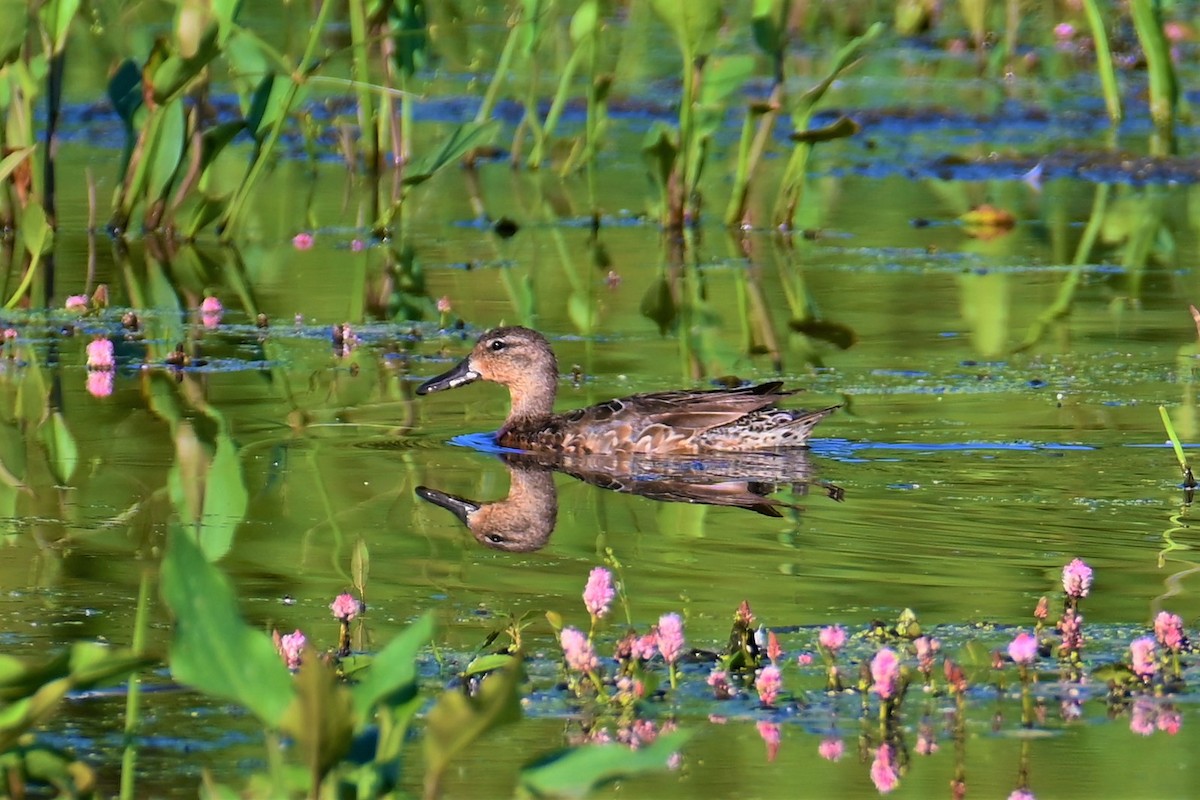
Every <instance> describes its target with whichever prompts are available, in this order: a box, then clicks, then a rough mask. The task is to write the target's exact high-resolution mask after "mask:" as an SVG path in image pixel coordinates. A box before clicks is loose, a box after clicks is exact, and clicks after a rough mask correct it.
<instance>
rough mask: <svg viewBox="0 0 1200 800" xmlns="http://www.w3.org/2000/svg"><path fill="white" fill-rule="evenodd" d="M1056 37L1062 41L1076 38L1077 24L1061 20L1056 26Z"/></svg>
mask: <svg viewBox="0 0 1200 800" xmlns="http://www.w3.org/2000/svg"><path fill="white" fill-rule="evenodd" d="M1054 38H1055V39H1058V40H1060V41H1062V40H1066V39H1074V38H1075V26H1074V25H1072V24H1071V23H1069V22H1060V23H1058V24H1057V25H1055V26H1054Z"/></svg>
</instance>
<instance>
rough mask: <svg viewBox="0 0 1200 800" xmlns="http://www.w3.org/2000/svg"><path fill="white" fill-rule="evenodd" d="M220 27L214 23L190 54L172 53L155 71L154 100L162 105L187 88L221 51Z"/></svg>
mask: <svg viewBox="0 0 1200 800" xmlns="http://www.w3.org/2000/svg"><path fill="white" fill-rule="evenodd" d="M219 33H220V29H219V28H218V26H217V25H216V24H215V23H214V24H211V25H209V26H208V28H207V29H206V30H205V31H204V35H203V36H202V37H201V38H200V41H199V42H198V44H197V46H196V52H195V53H194V54H192V55H190V56H182V55H178V54H171V55H169V56H167V58H166V60H164V61H163V62H162V64H160V65H159V66H158V68H157V69H155V70H154V71H153V75H154V78H153V84H154V102H156V103H158V104H160V105H162V104H165V103H167V102H168V101H170V100H173V99H175V98H176V96H177V95H178V94H179V93H181V92H182V91H183V90H184V89H186V88H187V86H188V84H190V83H191V82H192V81H193V80H195V79H196V78H197V77H198V76H199V75H200V73H201V72H203V71H204V68H205V67H207V66H208V65H209V63H210V62H211V61H212V60H213V59H214V58H216V57H217V56H218V55H219V54H220V52H221V45H220V43H219V42H218V41H217V37H218V34H219Z"/></svg>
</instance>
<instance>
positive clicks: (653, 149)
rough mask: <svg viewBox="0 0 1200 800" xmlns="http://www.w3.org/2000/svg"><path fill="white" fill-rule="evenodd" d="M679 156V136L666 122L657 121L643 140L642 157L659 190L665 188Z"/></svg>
mask: <svg viewBox="0 0 1200 800" xmlns="http://www.w3.org/2000/svg"><path fill="white" fill-rule="evenodd" d="M678 155H679V135H678V134H677V133H676V132H675V130H674V129H672V128H671V126H669V125H667V124H666V123H665V122H662V121H657V122H655V123H654V124H653V125H651V126H650V130H648V131H646V136H645V138H643V139H642V157H643V158H644V159H645V160H646V165H647V167H648V168H649V169H650V174H651V175H652V176H654V182H655V183H656V184H657V185H658V186H659V188H665V187H666V185H667V183H668V181H670V179H671V171H672V170H674V169H675V159H676V157H677V156H678Z"/></svg>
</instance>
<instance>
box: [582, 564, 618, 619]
mask: <svg viewBox="0 0 1200 800" xmlns="http://www.w3.org/2000/svg"><path fill="white" fill-rule="evenodd" d="M616 596H617V592H616V590H615V589H613V583H612V573H611V572H609V571H608V570H606V569H605V568H604V567H596V568H594V569H593V570H592V571H591V572H590V573H589V574H588V580H587V586H586V587H584V590H583V604H584V605H585V606H586V607H587V610H588V613H589V614H591V615H592V616H593V617H596V618H598V619H600V618H603V617H605V616H607V615H608V605H609V603H611V602H612V601H613V598H614V597H616Z"/></svg>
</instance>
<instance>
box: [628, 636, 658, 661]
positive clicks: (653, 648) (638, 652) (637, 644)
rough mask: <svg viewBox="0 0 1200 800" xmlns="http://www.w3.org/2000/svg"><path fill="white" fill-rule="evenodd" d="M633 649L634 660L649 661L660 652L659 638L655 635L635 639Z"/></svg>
mask: <svg viewBox="0 0 1200 800" xmlns="http://www.w3.org/2000/svg"><path fill="white" fill-rule="evenodd" d="M631 649H632V655H633V657H634V658H636V659H638V660H640V661H649V660H650V659H652V658H654V654H655V653H657V652H658V637H656V636H655V635H654V634H653V633H647V634H646V635H645V636H638V637H635V638H634V640H633V645H632V648H631Z"/></svg>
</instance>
